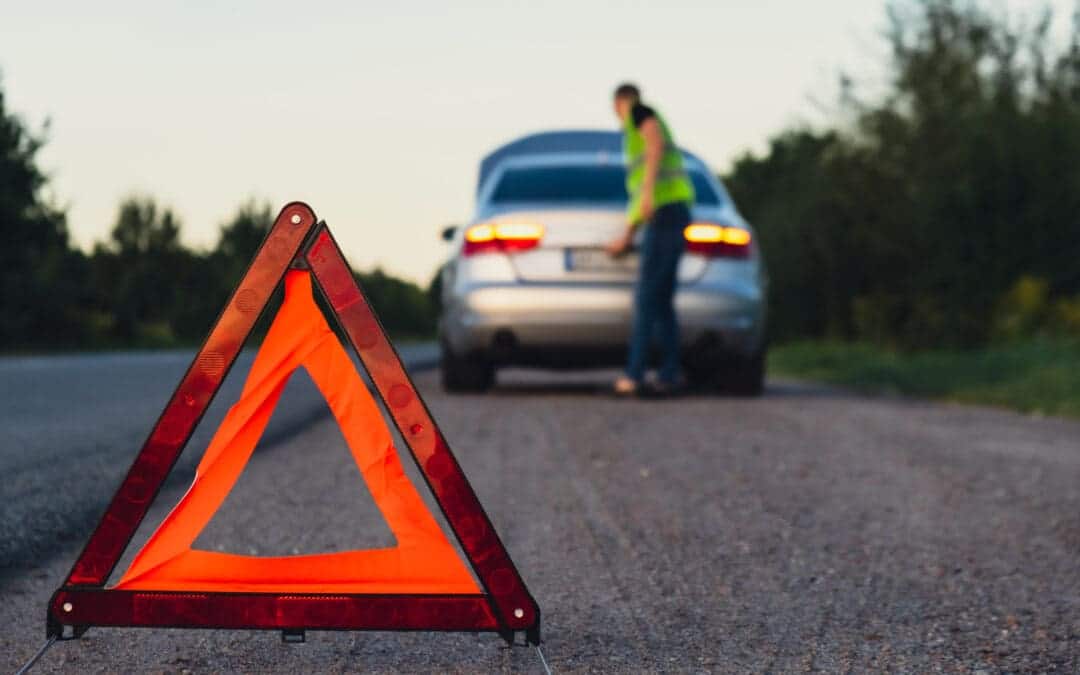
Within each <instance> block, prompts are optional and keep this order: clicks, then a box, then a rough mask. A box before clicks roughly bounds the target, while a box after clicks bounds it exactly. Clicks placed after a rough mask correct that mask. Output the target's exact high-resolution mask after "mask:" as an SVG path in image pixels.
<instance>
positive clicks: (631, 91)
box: [615, 82, 641, 101]
mask: <svg viewBox="0 0 1080 675" xmlns="http://www.w3.org/2000/svg"><path fill="white" fill-rule="evenodd" d="M615 98H616V100H618V99H624V98H628V99H630V100H632V101H640V100H641V90H640V89H638V88H637V85H636V84H631V83H630V82H623V83H622V84H620V85H619V86H617V87H615Z"/></svg>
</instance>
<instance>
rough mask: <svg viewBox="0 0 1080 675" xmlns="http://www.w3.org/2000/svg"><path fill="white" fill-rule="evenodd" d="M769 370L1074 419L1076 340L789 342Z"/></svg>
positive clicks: (1079, 389) (1079, 361) (1078, 393)
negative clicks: (906, 349)
mask: <svg viewBox="0 0 1080 675" xmlns="http://www.w3.org/2000/svg"><path fill="white" fill-rule="evenodd" d="M769 371H770V373H774V374H778V375H788V376H792V377H797V378H801V379H808V380H818V381H822V382H828V383H831V384H838V385H842V386H846V387H851V388H853V389H857V390H860V391H866V392H876V393H898V394H904V395H909V396H919V397H925V398H935V399H942V400H948V401H957V402H962V403H977V404H984V405H994V406H1003V407H1007V408H1012V409H1015V410H1020V411H1022V412H1027V413H1033V414H1042V415H1062V416H1069V417H1080V341H1078V340H1067V339H1050V338H1046V339H1032V340H1028V341H1025V342H1018V343H1015V344H1007V345H998V346H992V347H988V348H986V349H982V350H977V351H947V350H940V351H926V352H915V353H903V352H895V351H890V350H886V349H883V348H880V347H874V346H871V345H867V344H861V343H840V342H795V343H789V344H783V345H777V346H774V347H772V348H771V350H770V352H769Z"/></svg>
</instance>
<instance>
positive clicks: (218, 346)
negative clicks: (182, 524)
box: [67, 202, 315, 586]
mask: <svg viewBox="0 0 1080 675" xmlns="http://www.w3.org/2000/svg"><path fill="white" fill-rule="evenodd" d="M314 225H315V213H314V212H313V211H312V210H311V207H309V206H308V205H306V204H301V203H298V202H294V203H292V204H288V205H287V206H285V208H283V209H282V210H281V213H279V214H278V217H277V219H276V220H275V221H274V227H273V228H272V229H271V230H270V234H268V235H267V237H266V240H265V241H263V244H262V246H260V247H259V251H258V252H257V253H256V254H255V260H254V261H252V263H251V266H250V267H248V269H247V272H246V273H245V274H244V278H243V279H242V280H241V281H240V284H239V286H237V288H236V290H235V291H234V292H233V295H232V297H230V298H229V303H228V304H227V305H226V307H225V309H224V311H222V313H221V316H219V317H218V320H217V323H216V324H214V327H213V329H211V331H210V335H209V336H208V337H207V338H206V342H205V343H204V344H203V346H202V349H200V350H199V353H198V354H197V355H196V356H195V359H194V360H193V361H192V364H191V366H189V367H188V370H187V373H186V374H185V375H184V378H183V379H182V380H181V381H180V386H179V387H177V389H176V391H175V392H174V393H173V395H172V398H170V399H169V403H168V405H166V406H165V411H164V412H163V413H162V414H161V417H160V418H159V419H158V421H157V423H156V424H155V425H154V428H153V430H152V431H151V432H150V436H149V438H148V439H147V440H146V443H145V444H144V445H143V449H142V451H141V452H140V453H139V455H138V456H137V457H136V459H135V462H134V463H133V464H132V465H131V469H130V470H129V471H128V475H127V477H126V478H125V479H124V482H123V483H122V484H121V485H120V489H119V490H118V491H117V492H116V496H114V497H113V500H112V502H111V503H110V504H109V508H108V509H107V510H106V512H105V517H104V518H102V520H101V522H100V523H99V524H98V527H97V529H96V530H94V533H93V534H92V535H91V536H90V540H89V541H88V542H87V544H86V548H85V549H84V550H83V553H82V555H80V556H79V559H78V561H76V563H75V566H74V567H73V568H72V570H71V574H70V575H69V577H68V580H67V583H68V585H90V586H101V585H103V584H104V583H105V581H106V580H107V579H108V577H109V574H110V573H111V572H112V569H113V567H114V566H115V565H116V563H117V561H118V560H119V559H120V556H121V555H123V553H124V549H125V548H127V545H128V542H129V541H130V540H131V537H132V535H134V534H135V530H136V529H138V527H139V523H141V522H142V519H143V517H144V516H145V515H146V510H147V509H148V508H149V507H150V502H152V501H153V498H154V496H155V495H156V494H157V491H158V488H159V487H160V486H161V484H162V482H163V481H164V480H165V476H166V475H167V474H168V473H169V471H170V470H171V469H172V466H173V464H175V463H176V459H177V458H178V457H179V456H180V451H181V450H183V449H184V445H186V444H187V440H188V438H189V437H190V436H191V432H192V431H193V430H194V428H195V425H196V424H198V422H199V419H200V418H201V417H202V415H203V413H204V412H206V409H207V408H208V407H209V406H210V401H211V399H213V397H214V394H215V393H217V390H218V387H220V386H221V382H222V381H223V380H224V379H225V375H226V374H227V373H228V371H229V368H231V367H232V364H233V361H234V360H235V359H236V355H237V354H238V353H239V352H240V348H241V347H243V345H244V341H245V340H246V339H247V336H248V334H249V333H250V332H251V329H252V328H253V327H254V325H255V322H256V320H258V318H259V313H260V312H261V311H262V308H263V307H264V306H265V305H266V302H267V301H268V300H269V299H270V294H271V293H273V291H274V288H275V287H276V286H277V284H278V282H279V281H280V280H281V277H282V275H284V274H285V270H286V269H287V268H288V266H289V263H290V262H291V261H292V259H293V258H294V257H295V256H296V254H297V252H298V251H299V249H300V246H301V244H303V242H304V239H305V237H306V236H307V235H308V233H309V232H310V231H311V229H312V227H313V226H314Z"/></svg>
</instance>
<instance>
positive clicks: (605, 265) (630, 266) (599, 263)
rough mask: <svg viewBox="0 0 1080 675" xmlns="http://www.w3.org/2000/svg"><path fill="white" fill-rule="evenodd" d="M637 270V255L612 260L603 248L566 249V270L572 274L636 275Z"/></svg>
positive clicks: (626, 255) (629, 254) (630, 254)
mask: <svg viewBox="0 0 1080 675" xmlns="http://www.w3.org/2000/svg"><path fill="white" fill-rule="evenodd" d="M637 268H638V256H637V253H627V254H625V255H622V256H619V257H618V258H612V257H611V256H610V255H608V252H607V251H605V250H604V249H602V248H568V249H566V269H567V270H568V271H571V272H602V273H606V274H634V273H636V272H637Z"/></svg>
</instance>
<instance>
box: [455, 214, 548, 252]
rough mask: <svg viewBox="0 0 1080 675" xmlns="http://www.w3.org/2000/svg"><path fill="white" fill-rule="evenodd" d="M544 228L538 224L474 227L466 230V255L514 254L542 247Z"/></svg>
mask: <svg viewBox="0 0 1080 675" xmlns="http://www.w3.org/2000/svg"><path fill="white" fill-rule="evenodd" d="M543 238H544V226H543V225H537V224H536V223H521V222H505V223H483V224H480V225H473V226H472V227H470V228H469V229H467V230H465V248H464V249H463V253H464V254H465V255H474V254H477V253H496V252H497V253H514V252H517V251H527V250H528V249H530V248H536V247H537V246H539V245H540V240H541V239H543Z"/></svg>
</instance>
